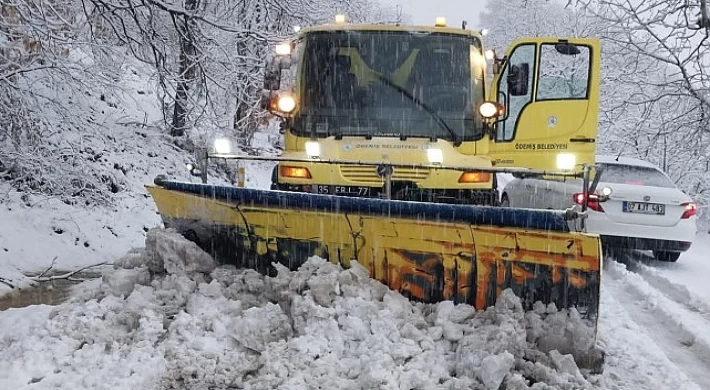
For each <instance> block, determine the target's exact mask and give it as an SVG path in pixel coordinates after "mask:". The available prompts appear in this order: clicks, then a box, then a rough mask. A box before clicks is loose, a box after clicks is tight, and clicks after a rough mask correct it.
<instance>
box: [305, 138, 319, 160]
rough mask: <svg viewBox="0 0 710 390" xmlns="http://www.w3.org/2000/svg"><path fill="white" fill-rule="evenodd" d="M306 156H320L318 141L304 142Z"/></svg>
mask: <svg viewBox="0 0 710 390" xmlns="http://www.w3.org/2000/svg"><path fill="white" fill-rule="evenodd" d="M306 154H307V155H308V157H313V158H315V157H318V156H320V144H319V143H318V141H307V142H306Z"/></svg>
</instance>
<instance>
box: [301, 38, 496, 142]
mask: <svg viewBox="0 0 710 390" xmlns="http://www.w3.org/2000/svg"><path fill="white" fill-rule="evenodd" d="M482 62H483V61H482V56H481V52H480V42H479V40H478V39H476V38H474V37H466V36H457V35H451V34H441V33H430V34H422V33H414V32H384V31H347V32H343V31H337V32H318V33H314V34H311V35H309V36H308V37H307V38H306V42H305V58H304V67H303V73H302V74H301V85H302V86H303V88H302V89H301V91H302V94H301V96H300V99H301V100H300V101H301V104H300V105H301V108H300V110H299V112H298V113H297V115H296V116H295V118H294V123H293V128H294V131H295V132H296V133H297V134H299V135H303V136H309V135H310V134H311V132H312V131H314V132H315V133H316V135H317V136H318V137H326V136H330V135H337V136H375V137H376V136H387V137H395V136H396V137H426V138H431V137H436V138H441V139H447V140H455V138H456V139H458V140H477V139H480V138H481V137H482V135H483V131H482V127H483V126H482V122H481V118H480V116H478V115H476V113H475V107H477V106H478V105H479V104H481V103H482V102H483V98H484V96H483V95H484V87H483V74H484V70H483V67H482ZM472 74H473V77H472ZM407 95H411V96H407ZM413 98H414V99H413ZM417 101H418V102H420V103H421V104H418V103H417ZM422 104H423V105H425V106H428V108H431V111H433V112H434V113H435V114H436V115H433V114H431V113H429V112H427V110H425V109H424V108H423V107H421V105H422ZM437 115H438V116H439V117H440V119H441V120H442V121H443V122H444V123H445V126H444V125H442V124H441V123H440V122H439V119H438V118H437V117H436V116H437ZM446 127H448V128H449V129H450V130H447V129H446ZM452 132H453V133H455V135H456V136H455V137H454V135H453V134H451V133H452Z"/></svg>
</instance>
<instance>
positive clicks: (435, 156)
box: [426, 148, 444, 164]
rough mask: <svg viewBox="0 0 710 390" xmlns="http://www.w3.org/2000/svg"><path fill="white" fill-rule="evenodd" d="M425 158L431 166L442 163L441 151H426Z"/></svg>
mask: <svg viewBox="0 0 710 390" xmlns="http://www.w3.org/2000/svg"><path fill="white" fill-rule="evenodd" d="M426 156H427V158H428V159H429V162H430V163H431V164H441V163H443V162H444V152H443V151H442V150H441V149H437V148H430V149H427V150H426Z"/></svg>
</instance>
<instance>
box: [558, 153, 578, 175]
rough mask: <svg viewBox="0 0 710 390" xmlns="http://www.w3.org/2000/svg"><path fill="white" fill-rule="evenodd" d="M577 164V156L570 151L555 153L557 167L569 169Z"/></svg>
mask: <svg viewBox="0 0 710 390" xmlns="http://www.w3.org/2000/svg"><path fill="white" fill-rule="evenodd" d="M575 165H577V158H576V157H575V155H574V154H572V153H560V154H558V155H557V169H561V170H564V171H570V170H572V169H574V166H575Z"/></svg>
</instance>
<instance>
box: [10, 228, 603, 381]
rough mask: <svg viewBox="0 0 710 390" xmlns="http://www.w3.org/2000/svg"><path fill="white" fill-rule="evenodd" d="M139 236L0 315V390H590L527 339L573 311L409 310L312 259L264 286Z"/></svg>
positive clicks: (516, 305)
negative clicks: (112, 257) (73, 293)
mask: <svg viewBox="0 0 710 390" xmlns="http://www.w3.org/2000/svg"><path fill="white" fill-rule="evenodd" d="M147 236H148V237H147V239H146V248H138V249H134V250H131V251H130V252H129V253H127V254H126V255H125V256H124V257H122V258H121V259H119V260H117V261H116V262H115V270H114V271H113V272H110V273H107V274H106V275H105V276H104V278H103V281H102V283H100V285H97V286H94V288H86V289H84V291H83V293H82V294H80V295H79V296H77V297H75V298H73V299H72V301H70V302H67V303H65V304H63V305H62V306H59V307H56V308H55V309H52V310H49V309H48V308H47V307H45V306H41V307H36V308H26V309H14V310H10V311H8V312H6V313H1V314H0V326H2V328H3V329H7V331H6V332H4V334H3V336H2V338H0V373H3V374H2V375H0V388H13V389H19V388H23V387H25V386H27V387H32V388H35V387H43V388H49V387H54V386H60V387H64V388H69V387H71V388H75V389H81V388H96V387H104V388H136V387H141V388H147V389H151V388H174V387H179V388H235V387H238V388H253V389H273V388H291V389H300V388H303V389H305V388H315V387H321V388H338V389H360V388H363V389H370V388H384V389H437V388H441V389H456V388H461V389H463V388H466V389H468V388H482V389H498V388H499V387H500V386H501V385H502V384H504V386H505V387H504V388H506V389H528V388H533V389H545V388H549V387H547V386H555V387H559V388H576V389H578V388H593V385H591V384H590V383H589V382H588V381H587V379H585V377H584V376H583V375H582V374H581V373H580V370H579V368H578V367H577V365H576V364H575V362H574V360H573V359H572V358H571V356H570V355H565V354H564V353H565V352H564V351H561V352H558V351H557V350H556V349H550V350H549V352H546V351H544V350H541V349H537V348H536V347H535V346H534V343H533V341H540V340H543V339H544V338H546V337H547V338H549V337H551V335H552V336H554V337H557V338H560V337H564V336H565V334H566V335H568V336H570V337H572V338H574V337H575V336H578V335H579V332H577V330H578V329H579V328H580V323H578V322H577V321H575V316H574V313H572V314H571V315H567V313H565V312H564V311H557V310H555V309H554V308H553V307H544V306H538V307H537V308H536V311H535V312H532V313H527V314H525V313H523V311H522V306H521V303H520V301H519V300H518V298H517V297H515V296H514V294H512V292H511V291H509V290H507V291H505V292H504V293H503V294H502V295H501V296H500V299H499V300H498V302H497V304H496V306H495V307H492V308H489V309H488V310H485V311H476V310H474V309H473V308H472V307H471V306H468V305H453V304H452V303H451V302H442V303H439V304H421V303H412V302H410V301H409V300H407V299H406V298H404V297H403V296H401V295H400V294H398V293H396V292H393V291H391V290H389V289H388V288H387V287H386V286H384V285H382V284H381V283H379V282H376V281H374V280H372V279H370V278H369V277H368V273H367V271H366V270H365V269H364V268H362V267H361V266H359V265H358V264H353V267H352V268H350V269H347V270H344V269H342V268H341V267H340V266H339V265H335V264H332V263H329V262H326V261H325V260H323V259H320V258H316V257H314V258H311V259H309V261H308V262H306V263H305V264H304V265H303V266H302V267H301V268H300V269H298V270H297V271H289V270H287V269H285V268H284V267H281V266H278V267H277V268H278V275H277V276H276V277H273V278H270V277H265V276H262V275H261V274H259V273H257V272H255V271H252V270H238V269H236V268H234V267H231V266H217V265H216V264H215V263H214V262H213V261H212V259H211V258H209V256H208V255H207V254H206V253H205V252H202V251H201V250H200V249H199V248H197V246H195V244H193V243H192V242H189V241H187V240H185V239H184V238H182V236H180V235H179V234H177V233H176V232H174V231H171V230H161V229H153V230H151V231H149V232H148V235H147ZM195 260H198V261H197V264H198V265H197V266H195V265H194V264H195ZM25 311H28V312H30V313H33V314H32V316H26V318H27V320H26V321H27V322H28V323H27V324H25V326H23V327H17V326H10V323H11V321H13V318H17V317H20V316H22V315H18V313H24V312H25ZM22 317H25V316H22ZM6 325H7V326H6ZM554 337H553V338H554ZM531 383H534V384H531Z"/></svg>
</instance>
